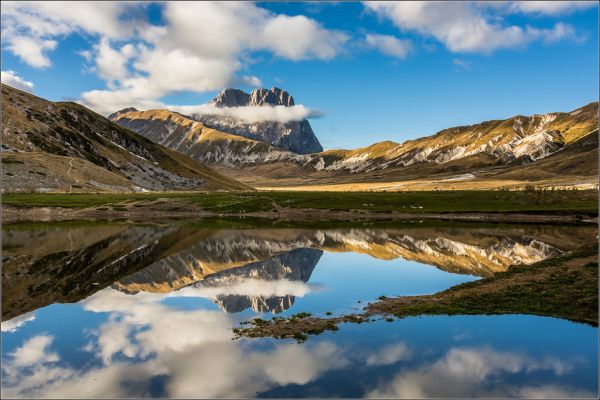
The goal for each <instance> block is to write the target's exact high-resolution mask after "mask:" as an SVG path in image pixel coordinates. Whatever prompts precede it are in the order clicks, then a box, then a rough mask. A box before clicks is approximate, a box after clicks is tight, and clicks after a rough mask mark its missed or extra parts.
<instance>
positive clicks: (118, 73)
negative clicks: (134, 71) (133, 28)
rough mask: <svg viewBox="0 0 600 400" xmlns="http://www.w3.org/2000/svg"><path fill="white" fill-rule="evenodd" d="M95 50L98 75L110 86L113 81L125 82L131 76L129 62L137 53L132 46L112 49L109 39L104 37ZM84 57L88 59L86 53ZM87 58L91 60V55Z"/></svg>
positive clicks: (127, 45)
mask: <svg viewBox="0 0 600 400" xmlns="http://www.w3.org/2000/svg"><path fill="white" fill-rule="evenodd" d="M94 50H95V52H96V53H97V56H96V69H97V72H98V75H99V76H100V77H101V78H103V79H105V80H106V81H108V82H109V84H111V83H112V82H113V81H119V80H124V79H126V78H127V77H128V76H129V73H128V70H127V62H128V61H129V60H130V59H131V57H133V55H134V52H135V48H134V47H133V45H132V44H126V45H123V46H122V47H121V48H120V49H118V50H115V49H113V48H112V47H111V45H110V42H109V39H108V38H107V37H103V38H102V39H101V40H100V42H99V43H98V44H97V45H95V46H94ZM88 54H89V53H88ZM82 56H83V57H86V55H85V53H84V54H83V55H82ZM87 57H88V58H90V57H91V55H90V56H87Z"/></svg>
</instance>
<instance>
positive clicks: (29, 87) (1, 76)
mask: <svg viewBox="0 0 600 400" xmlns="http://www.w3.org/2000/svg"><path fill="white" fill-rule="evenodd" d="M0 81H2V83H4V84H5V85H8V86H12V87H14V88H16V89H19V90H23V91H24V92H29V93H33V82H30V81H26V80H25V79H23V78H21V77H20V76H19V75H17V74H16V72H15V71H10V70H8V71H2V72H1V73H0ZM2 324H4V323H2ZM3 326H4V325H3Z"/></svg>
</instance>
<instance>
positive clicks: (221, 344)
mask: <svg viewBox="0 0 600 400" xmlns="http://www.w3.org/2000/svg"><path fill="white" fill-rule="evenodd" d="M89 229H94V228H89ZM107 229H108V228H107ZM148 229H149V231H148V230H146V231H144V230H139V229H138V230H137V231H135V232H133V233H132V231H131V228H130V227H119V228H118V229H116V228H115V227H114V226H111V227H110V229H108V230H106V229H105V231H103V232H100V231H98V230H97V229H96V231H95V235H96V236H95V239H93V240H89V241H85V240H83V239H81V240H82V242H81V243H79V244H77V245H73V248H69V249H67V250H68V251H67V253H68V257H67V258H69V257H70V258H69V260H73V259H75V258H73V257H74V254H75V253H77V254H78V255H77V257H79V256H81V253H82V252H85V249H88V248H90V246H93V245H94V244H97V243H98V241H102V240H105V239H106V238H111V237H113V236H115V235H120V236H119V238H121V239H122V238H123V237H124V236H123V235H125V236H126V237H129V238H133V239H132V240H131V243H132V244H131V246H132V247H131V248H128V247H127V246H125V245H123V243H120V244H119V245H118V246H117V245H115V243H117V242H114V243H113V242H111V241H110V240H109V241H108V242H106V243H107V244H106V245H105V246H103V247H102V248H103V250H102V251H100V252H98V251H97V252H96V254H101V255H97V256H96V258H98V257H103V258H102V259H103V260H105V261H106V263H108V264H107V265H117V264H115V260H118V263H120V264H118V265H121V266H122V265H123V264H122V263H123V261H124V260H127V257H133V258H132V260H133V259H135V263H138V264H139V260H140V258H143V257H141V256H140V255H139V254H137V253H134V252H132V249H138V248H139V247H140V245H139V243H138V242H137V241H138V240H139V241H141V242H144V241H147V240H149V238H150V239H151V240H152V241H157V240H158V241H159V242H160V240H162V239H163V238H164V237H166V236H165V235H167V234H166V233H165V232H164V230H163V231H160V230H159V231H155V230H154V229H155V228H148ZM169 229H171V228H169ZM490 229H491V228H485V229H479V230H477V229H475V230H471V231H468V232H466V231H465V230H464V229H463V230H462V231H460V230H456V229H444V228H439V229H428V230H418V229H412V230H410V229H409V230H396V231H390V230H385V231H384V230H380V231H377V230H371V231H368V232H367V231H365V230H355V231H350V230H345V231H321V232H317V231H285V232H284V231H277V232H274V233H273V232H267V231H247V232H240V231H235V232H223V231H219V232H212V233H210V234H208V233H206V232H204V233H202V234H198V235H197V237H198V240H193V241H192V243H191V244H190V245H189V246H183V247H182V246H180V247H182V248H175V250H173V249H172V248H168V251H167V250H165V248H166V247H168V246H167V245H165V244H164V243H162V242H161V246H162V247H161V250H160V251H161V252H162V253H160V252H159V253H160V255H159V256H154V255H152V253H151V252H148V253H144V254H147V257H154V259H153V260H152V262H150V263H149V264H148V265H145V266H143V263H142V264H139V265H138V264H135V265H137V266H139V269H137V270H135V272H133V273H130V274H128V275H126V276H124V277H119V279H117V280H115V281H116V283H114V284H113V282H110V284H109V285H105V284H104V283H105V282H104V283H102V285H100V282H92V283H97V284H98V285H92V286H90V287H96V286H101V288H100V290H98V291H96V292H93V291H92V292H91V293H92V294H90V295H87V296H86V295H85V293H83V294H81V293H79V292H77V290H78V289H77V288H75V289H73V288H70V287H67V288H66V289H65V290H64V291H63V292H61V293H58V292H56V293H54V292H52V293H53V295H54V296H55V297H53V298H52V299H45V300H44V301H50V302H60V301H64V299H63V298H61V296H63V295H64V293H65V291H67V289H68V290H69V293H68V295H69V296H71V295H73V293H76V294H77V295H80V294H81V295H82V297H83V298H84V299H83V300H81V301H79V302H77V303H74V304H52V305H48V306H42V307H41V308H38V309H35V310H31V311H28V312H25V313H21V314H20V315H18V316H16V317H14V318H12V319H10V320H8V321H5V322H3V323H2V339H3V340H2V383H3V387H2V395H3V397H147V396H148V397H149V396H160V397H165V396H167V397H253V396H257V395H258V396H261V397H289V396H291V397H315V396H344V397H362V396H366V397H410V398H414V397H439V396H453V397H463V396H473V397H476V396H487V397H489V396H502V397H506V396H515V397H566V396H570V397H595V395H596V391H597V373H598V368H597V361H596V360H597V355H598V347H597V329H596V328H593V327H590V326H587V325H582V324H575V323H571V322H568V321H563V320H558V319H553V318H542V317H535V316H519V315H509V316H468V317H467V316H465V317H443V316H440V317H420V318H407V319H403V320H399V321H395V322H386V321H378V322H372V323H368V324H361V325H354V324H343V325H341V327H340V330H339V331H338V332H328V333H324V334H321V335H319V336H316V337H311V338H310V339H309V340H308V341H307V342H305V343H302V344H298V343H295V342H294V341H292V340H273V339H242V340H232V338H233V333H232V330H231V328H232V327H233V326H235V325H236V324H238V323H239V322H240V321H243V320H247V319H249V318H253V317H255V316H260V317H263V318H266V317H268V316H270V315H273V314H272V312H275V313H278V315H282V314H283V315H290V314H294V313H297V312H301V311H305V312H312V313H313V314H323V313H325V312H327V311H331V312H333V313H334V314H341V313H344V312H348V311H351V310H352V309H353V308H356V307H359V306H361V304H359V303H357V301H358V300H361V301H362V302H363V303H365V302H368V301H373V300H374V299H376V298H377V297H379V296H380V295H387V296H391V295H413V294H425V293H435V292H437V291H440V290H443V289H445V288H448V287H451V286H454V285H456V284H459V283H462V282H466V281H470V280H473V279H477V278H478V276H485V275H486V274H488V272H489V271H491V270H493V269H494V268H496V269H497V270H501V269H502V268H503V267H502V266H503V265H505V264H506V263H507V261H506V260H507V259H510V260H512V261H514V260H517V259H520V260H526V259H534V258H539V257H543V256H544V255H550V254H553V252H558V251H564V250H568V249H569V248H570V247H572V246H574V245H575V243H569V241H568V240H566V239H565V240H562V241H561V240H558V239H557V238H561V237H567V238H568V237H571V238H573V239H572V240H573V241H578V240H580V238H582V237H587V236H588V235H595V230H594V229H591V230H590V229H588V230H585V229H584V230H583V231H577V232H575V231H565V232H560V231H559V232H549V231H547V230H545V229H541V228H534V227H525V228H523V227H513V228H510V229H507V228H505V229H504V230H502V229H499V228H494V229H491V230H490ZM553 229H555V230H556V229H558V230H560V229H568V228H557V227H555V228H553ZM140 232H141V234H140ZM173 232H176V230H173V229H171V231H169V233H168V234H169V235H172V234H173ZM63 233H64V232H63ZM72 233H73V232H71V233H70V234H72ZM77 233H78V234H82V232H81V231H79V232H77ZM85 233H87V234H88V237H89V236H93V235H92V234H91V232H85ZM28 235H29V236H28ZM31 235H32V233H31V232H29V233H27V232H12V233H11V235H8V236H9V238H8V239H7V240H5V242H4V243H3V247H4V246H6V245H7V244H11V245H13V246H12V247H11V248H8V247H4V248H8V251H5V252H4V253H5V257H10V258H11V259H10V260H8V259H6V260H5V261H7V263H6V265H8V269H7V270H6V271H3V282H4V283H3V285H5V286H4V288H3V289H5V288H6V287H7V285H11V287H9V293H10V294H13V295H14V294H15V293H19V292H18V290H16V289H15V285H16V286H18V285H17V284H20V283H22V284H25V283H28V282H29V284H31V282H34V284H37V283H35V282H36V281H35V273H34V272H35V271H33V272H32V271H31V270H30V271H29V272H32V273H30V274H16V273H15V269H13V268H15V265H17V264H14V263H16V261H15V260H16V259H18V258H19V257H21V258H27V257H29V258H27V261H26V262H23V261H22V260H21V261H19V262H20V263H21V264H18V265H21V266H23V265H31V264H32V263H33V264H34V263H35V261H36V260H37V261H39V260H40V257H47V256H48V255H49V254H56V252H57V251H60V250H65V249H59V248H57V247H56V246H51V245H49V243H51V241H49V240H48V237H52V236H55V237H56V240H57V241H61V240H62V239H61V236H60V234H57V232H55V231H52V232H46V235H47V236H48V237H46V236H44V235H45V234H44V232H40V231H37V232H36V233H35V237H36V238H38V246H35V251H34V249H33V247H32V248H31V249H29V248H27V246H25V247H23V246H21V247H19V246H16V245H17V244H19V243H27V242H28V241H30V240H31ZM184 236H186V237H189V236H190V235H189V232H186V233H185V235H184ZM591 237H592V239H593V236H591ZM19 238H20V239H19ZM195 238H196V237H195ZM11 240H12V241H11ZM169 240H172V238H171V239H169ZM175 242H177V241H175ZM111 243H112V244H111ZM153 243H154V242H153ZM169 243H170V242H169ZM499 244H500V245H499ZM111 245H112V246H113V247H114V246H116V247H115V248H116V250H115V249H113V247H111ZM44 246H45V247H44ZM40 247H42V248H46V249H47V250H43V249H41V250H40ZM236 247H237V250H235V251H234V250H232V249H234V248H236ZM223 248H227V249H229V250H230V251H228V252H227V251H225V252H224V251H223V250H222V249H223ZM15 249H16V250H15ZM107 249H112V250H111V252H109V254H108V253H107V251H108V250H107ZM132 254H133V255H132ZM148 254H149V255H148ZM477 257H481V258H482V259H483V258H485V260H488V261H485V260H482V261H480V262H472V260H473V259H477ZM55 258H56V257H55ZM407 259H410V260H412V261H410V260H407ZM44 260H50V259H49V258H45V259H44ZM69 260H67V261H69ZM182 260H183V261H182ZM469 260H471V261H469ZM490 260H491V261H490ZM533 261H535V260H533ZM48 262H50V261H48ZM59 262H61V263H62V262H66V261H65V260H64V259H63V258H61V259H60V260H59ZM89 262H90V263H92V264H93V263H94V262H95V261H94V260H92V261H89ZM132 262H133V261H132ZM425 262H429V264H430V265H427V264H426V263H425ZM11 263H12V264H11ZM110 263H113V264H110ZM232 265H233V267H231V266H232ZM482 265H483V266H484V267H482ZM182 266H185V268H183V267H182ZM190 266H191V269H190V268H188V267H190ZM127 267H128V265H127ZM23 268H25V269H27V268H26V267H23ZM73 268H74V267H73ZM199 271H201V272H199ZM448 271H453V272H448ZM455 272H460V273H455ZM194 274H196V275H194ZM31 276H33V278H31ZM76 277H77V278H79V276H76ZM194 277H196V278H197V277H200V279H198V280H194V279H195V278H194ZM27 279H31V281H28V280H27ZM81 279H82V281H81V282H82V284H81V286H85V282H87V280H86V279H87V277H86V276H83V277H81ZM180 283H181V287H176V286H177V285H179V284H180ZM57 285H59V283H57ZM34 286H35V285H34ZM25 287H27V286H25ZM166 288H168V290H166ZM173 289H178V290H173ZM34 290H35V288H34ZM3 300H4V299H3ZM4 303H6V302H4ZM40 304H42V303H40ZM17 308H18V307H16V306H15V308H14V310H17ZM224 311H230V312H229V313H227V312H224ZM11 312H12V311H11ZM14 312H15V313H16V312H17V311H14Z"/></svg>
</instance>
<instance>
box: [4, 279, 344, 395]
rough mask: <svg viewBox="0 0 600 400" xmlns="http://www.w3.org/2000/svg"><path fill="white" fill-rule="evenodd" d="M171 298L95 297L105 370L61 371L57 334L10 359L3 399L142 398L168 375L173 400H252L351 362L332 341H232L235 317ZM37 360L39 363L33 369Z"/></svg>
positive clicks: (96, 346)
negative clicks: (168, 301) (175, 303)
mask: <svg viewBox="0 0 600 400" xmlns="http://www.w3.org/2000/svg"><path fill="white" fill-rule="evenodd" d="M164 298H165V295H158V294H149V293H139V294H136V295H135V296H132V295H127V294H124V293H120V292H118V291H116V290H114V289H111V288H107V289H104V290H102V291H100V292H97V293H95V294H94V295H92V296H91V297H90V298H88V299H86V300H85V301H84V302H83V307H84V308H85V309H86V310H87V311H90V312H99V313H108V314H109V317H108V320H107V321H106V322H104V323H103V324H102V325H101V326H100V327H99V328H98V329H97V331H96V332H93V333H92V336H91V339H90V340H91V343H90V344H89V345H88V346H86V348H87V349H88V350H91V351H93V352H95V353H96V355H97V357H98V359H99V360H100V361H101V365H100V366H97V367H96V366H86V367H84V368H71V367H62V366H59V365H58V364H57V362H58V361H59V358H58V356H57V355H56V353H54V352H52V351H51V350H50V348H49V346H50V344H51V342H52V340H51V337H48V336H40V337H36V338H34V339H35V340H32V341H31V342H26V343H25V344H24V345H23V346H22V347H20V348H19V350H17V351H15V353H13V355H12V356H10V357H9V358H8V359H7V360H3V363H2V368H3V372H4V373H6V374H7V376H6V378H5V377H4V376H3V382H2V383H3V385H2V395H3V396H5V397H11V398H12V397H49V398H67V397H68V398H81V397H84V398H88V397H89V398H94V397H117V398H123V397H140V396H143V395H145V394H147V393H148V391H149V390H150V387H149V385H150V383H151V382H153V381H154V379H153V378H155V377H159V376H168V379H166V387H165V392H166V395H167V396H169V397H177V398H183V397H194V398H195V397H203V398H221V397H224V398H246V397H252V396H255V395H256V393H258V392H261V391H265V390H268V389H270V388H272V387H276V386H283V385H288V384H299V385H302V384H306V383H308V382H311V381H313V380H315V379H317V378H318V377H319V376H321V375H322V374H323V373H325V372H327V371H331V370H335V369H339V368H342V367H344V366H346V365H347V364H348V360H347V359H346V358H344V356H343V355H342V353H341V350H340V349H339V348H338V347H337V346H336V345H335V344H333V343H331V342H320V343H310V344H303V345H300V344H297V343H280V344H276V345H274V346H269V347H266V348H265V347H259V348H255V347H252V346H249V345H248V344H249V343H247V342H244V341H232V340H231V339H232V336H233V333H232V331H231V327H232V325H233V324H234V321H233V319H232V317H231V316H229V315H227V314H223V313H221V312H219V311H207V310H197V309H195V310H194V309H192V310H175V309H172V308H169V307H167V306H166V305H164V304H163V303H162V300H163V299H164ZM21 349H28V350H21ZM15 354H16V356H14V355H15ZM17 356H18V357H17ZM17 358H18V359H19V360H20V361H16V360H17ZM290 360H292V362H290ZM33 362H37V364H36V365H35V367H34V368H33V369H32V368H31V365H32V363H33ZM91 364H93V363H90V365H91ZM199 371H201V372H200V373H199ZM9 374H10V375H9ZM132 383H133V384H132Z"/></svg>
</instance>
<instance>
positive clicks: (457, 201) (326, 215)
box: [2, 189, 598, 223]
mask: <svg viewBox="0 0 600 400" xmlns="http://www.w3.org/2000/svg"><path fill="white" fill-rule="evenodd" d="M2 203H3V205H2V207H3V208H2V211H3V215H2V220H3V222H4V223H11V222H17V221H53V220H73V219H92V220H96V219H116V218H128V219H132V220H147V219H157V218H177V217H179V218H207V217H223V216H226V217H233V216H237V217H257V218H268V219H270V220H283V221H311V220H314V221H352V220H423V219H445V220H465V221H478V220H479V221H481V220H486V221H507V222H553V221H554V222H569V221H571V222H577V221H582V220H593V219H594V218H596V217H597V215H598V192H597V191H595V190H534V189H530V190H524V191H506V190H496V191H485V190H463V191H458V190H457V191H410V192H408V191H406V192H347V193H340V192H324V191H321V192H319V191H314V192H295V191H286V192H283V191H269V192H267V191H256V192H227V193H225V192H220V193H219V192H177V193H174V192H166V193H136V194H132V193H102V194H92V193H85V194H84V193H81V194H72V193H63V194H40V193H34V194H30V193H8V194H3V196H2Z"/></svg>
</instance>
